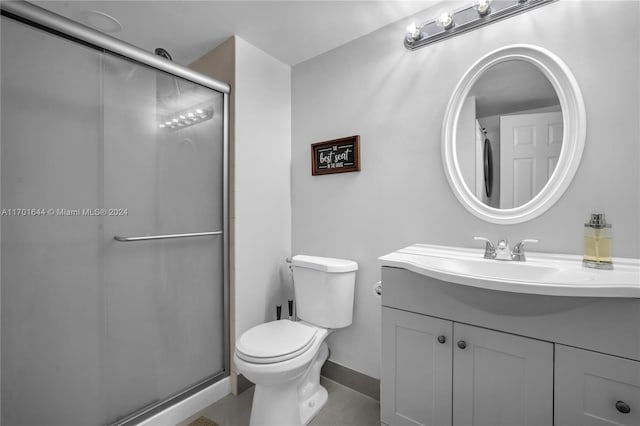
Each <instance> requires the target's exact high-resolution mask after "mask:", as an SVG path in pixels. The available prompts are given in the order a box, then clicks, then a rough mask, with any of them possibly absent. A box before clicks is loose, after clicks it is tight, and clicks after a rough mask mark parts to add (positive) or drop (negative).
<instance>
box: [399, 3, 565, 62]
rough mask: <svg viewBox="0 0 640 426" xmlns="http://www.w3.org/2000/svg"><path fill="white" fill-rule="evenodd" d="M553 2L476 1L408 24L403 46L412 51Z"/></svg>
mask: <svg viewBox="0 0 640 426" xmlns="http://www.w3.org/2000/svg"><path fill="white" fill-rule="evenodd" d="M554 1H557V0H476V1H474V2H473V3H472V4H470V5H468V6H465V7H463V8H461V9H458V10H457V11H454V12H447V13H444V14H442V15H441V16H439V17H438V18H435V19H431V20H428V21H425V22H424V23H422V24H419V25H418V24H412V25H410V26H409V27H407V33H406V34H405V37H404V46H405V47H406V48H407V49H409V50H414V49H417V48H419V47H422V46H426V45H427V44H431V43H435V42H437V41H440V40H443V39H445V38H449V37H453V36H455V35H458V34H461V33H463V32H467V31H470V30H474V29H476V28H479V27H481V26H483V25H487V24H490V23H492V22H496V21H498V20H500V19H504V18H508V17H510V16H513V15H517V14H519V13H522V12H525V11H527V10H529V9H533V8H535V7H539V6H542V5H545V4H547V3H551V2H554ZM447 15H449V16H450V17H451V18H452V19H453V22H452V23H449V22H447V19H446V16H447Z"/></svg>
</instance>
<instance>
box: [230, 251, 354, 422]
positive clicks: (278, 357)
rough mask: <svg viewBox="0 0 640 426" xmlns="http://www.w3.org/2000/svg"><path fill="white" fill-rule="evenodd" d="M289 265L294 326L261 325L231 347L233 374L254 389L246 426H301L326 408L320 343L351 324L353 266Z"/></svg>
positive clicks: (325, 262)
mask: <svg viewBox="0 0 640 426" xmlns="http://www.w3.org/2000/svg"><path fill="white" fill-rule="evenodd" d="M291 265H292V270H293V283H294V293H295V302H296V312H297V317H298V318H299V321H290V320H287V319H285V320H279V321H271V322H267V323H264V324H260V325H258V326H255V327H253V328H251V329H249V330H247V331H246V332H244V333H243V334H242V336H240V338H239V339H238V340H237V342H236V348H235V349H236V350H235V355H234V362H235V365H236V369H237V371H238V373H242V374H243V375H244V376H245V377H246V378H247V379H249V380H251V381H252V382H253V383H255V385H256V386H255V392H254V395H253V405H252V407H251V420H250V423H249V424H250V425H251V426H301V425H306V424H308V423H309V422H310V421H311V419H313V417H314V416H315V415H316V414H317V413H318V411H320V409H321V408H322V407H323V406H324V404H325V403H326V402H327V390H326V389H325V388H324V387H322V386H321V385H320V368H321V367H322V364H324V362H325V361H326V360H327V358H328V357H329V348H328V346H327V343H326V342H325V339H326V338H327V336H328V335H329V334H330V333H331V332H332V331H333V330H335V329H338V328H344V327H348V326H349V325H351V322H352V318H353V294H354V288H355V276H356V270H357V269H358V264H357V263H356V262H353V261H351V260H344V259H334V258H328V257H318V256H305V255H297V256H294V257H293V258H292V259H291Z"/></svg>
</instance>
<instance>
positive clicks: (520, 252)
mask: <svg viewBox="0 0 640 426" xmlns="http://www.w3.org/2000/svg"><path fill="white" fill-rule="evenodd" d="M538 241H539V240H536V239H535V238H525V239H524V240H522V241H520V242H519V243H518V244H516V245H515V246H513V252H512V253H511V258H512V259H513V260H515V261H518V262H524V261H525V260H527V258H526V257H525V255H524V244H525V243H537V242H538Z"/></svg>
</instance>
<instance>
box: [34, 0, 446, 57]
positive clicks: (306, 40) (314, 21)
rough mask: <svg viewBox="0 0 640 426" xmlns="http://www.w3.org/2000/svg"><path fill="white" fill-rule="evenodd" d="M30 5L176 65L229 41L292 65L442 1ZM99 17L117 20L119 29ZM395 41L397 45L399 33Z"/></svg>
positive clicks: (84, 0)
mask: <svg viewBox="0 0 640 426" xmlns="http://www.w3.org/2000/svg"><path fill="white" fill-rule="evenodd" d="M30 2H31V3H34V4H37V5H39V6H41V7H44V8H46V9H48V10H50V11H52V12H55V13H57V14H59V15H63V16H65V17H67V18H70V19H72V20H74V21H77V22H80V23H83V24H85V25H90V26H94V28H96V29H99V30H102V31H103V32H107V33H108V34H109V35H111V36H113V37H115V38H118V39H120V40H123V41H126V42H127V43H130V44H133V45H135V46H138V47H140V48H142V49H145V50H148V51H151V52H153V51H154V49H155V48H157V47H162V48H164V49H166V50H167V51H169V53H170V54H171V55H172V57H173V60H174V61H175V62H176V63H179V64H181V65H188V64H190V63H191V62H193V61H194V60H195V59H197V58H199V57H200V56H202V55H203V54H205V53H207V52H208V51H209V50H211V49H213V48H214V47H216V46H217V45H219V44H220V43H222V42H223V41H225V40H226V39H228V38H229V37H231V36H232V35H237V36H239V37H241V38H243V39H244V40H246V41H247V42H249V43H251V44H252V45H254V46H256V47H258V48H260V49H262V50H264V51H265V52H267V53H268V54H269V55H271V56H273V57H274V58H276V59H279V60H280V61H282V62H284V63H286V64H288V65H296V64H298V63H300V62H303V61H306V60H307V59H310V58H313V57H315V56H317V55H320V54H322V53H324V52H327V51H329V50H331V49H334V48H336V47H338V46H341V45H342V44H345V43H348V42H349V41H351V40H354V39H356V38H359V37H362V36H364V35H366V34H369V33H371V32H373V31H375V30H377V29H379V28H382V27H384V26H386V25H388V24H390V23H393V22H396V21H398V20H401V19H403V18H406V17H408V16H410V15H412V14H414V13H416V12H419V11H421V10H424V9H426V8H429V7H432V6H434V5H436V4H439V3H443V0H430V1H427V0H424V1H402V0H399V1H383V0H368V1H349V0H342V1H330V0H289V1H268V0H256V1H241V0H240V1H239V0H236V1H218V0H200V1H180V0H172V1H165V0H146V1H91V0H72V1H44V0H40V1H35V0H31V1H30ZM93 12H98V14H96V13H93ZM103 14H107V15H109V16H111V17H113V18H115V19H116V20H117V21H118V22H119V23H120V25H121V27H122V28H121V29H118V26H117V25H115V26H114V25H113V23H111V22H109V21H107V20H106V19H105V16H104V15H103ZM98 27H101V28H98ZM105 29H106V30H107V31H105ZM114 30H115V31H114ZM398 38H399V43H400V42H401V35H400V34H399V35H398Z"/></svg>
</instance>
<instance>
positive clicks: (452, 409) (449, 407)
mask: <svg viewBox="0 0 640 426" xmlns="http://www.w3.org/2000/svg"><path fill="white" fill-rule="evenodd" d="M382 324H383V326H382V370H381V395H380V396H381V401H380V403H381V413H382V416H381V421H382V422H383V423H384V424H387V425H394V426H395V425H425V426H426V425H432V426H441V425H451V424H454V425H493V426H501V425H504V426H512V425H522V426H526V425H531V426H541V425H549V426H550V425H551V424H552V419H553V345H552V344H551V343H548V342H543V341H539V340H534V339H528V338H524V337H520V336H515V335H512V334H508V333H501V332H497V331H493V330H488V329H485V328H481V327H474V326H470V325H466V324H459V323H455V322H453V321H447V320H442V319H439V318H433V317H430V316H427V315H420V314H415V313H411V312H405V311H401V310H397V309H393V308H387V307H384V308H383V311H382ZM452 396H453V397H452Z"/></svg>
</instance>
